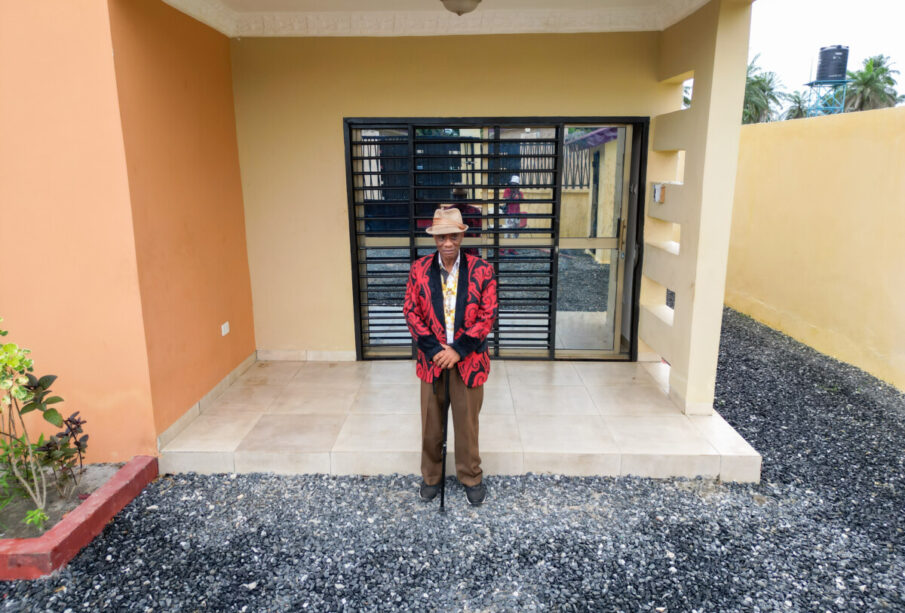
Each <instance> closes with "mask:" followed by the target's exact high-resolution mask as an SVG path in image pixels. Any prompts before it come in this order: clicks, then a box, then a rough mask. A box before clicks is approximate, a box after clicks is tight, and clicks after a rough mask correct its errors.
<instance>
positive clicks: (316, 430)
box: [160, 360, 761, 482]
mask: <svg viewBox="0 0 905 613" xmlns="http://www.w3.org/2000/svg"><path fill="white" fill-rule="evenodd" d="M668 380H669V366H668V365H666V364H657V363H618V362H574V363H573V362H535V361H512V360H507V361H494V362H493V364H492V367H491V375H490V379H489V380H488V382H487V384H486V385H485V386H484V405H483V408H482V410H481V421H480V424H481V429H480V441H481V457H482V464H483V468H484V472H485V473H486V474H488V475H493V474H508V475H512V474H522V473H526V472H534V473H556V474H565V475H608V476H617V475H637V476H643V477H689V478H693V477H697V476H702V477H711V478H716V477H719V478H720V479H721V480H723V481H755V482H756V481H758V480H759V479H760V467H761V456H760V454H759V453H757V451H755V450H754V448H752V447H751V445H749V444H748V443H747V442H745V440H744V439H743V438H742V437H741V436H740V435H739V434H738V433H737V432H735V430H733V429H732V427H731V426H730V425H729V424H728V423H726V421H725V420H724V419H723V418H722V417H720V415H719V414H717V413H714V414H713V415H708V416H701V415H684V414H683V413H682V412H681V411H680V410H679V409H678V408H677V407H676V406H675V405H674V404H673V403H672V402H671V401H670V400H669V398H668V397H667V395H666V392H667V389H668ZM418 398H419V383H418V380H417V379H416V377H415V366H414V363H413V362H412V361H410V360H404V361H380V362H267V361H262V362H256V363H255V364H254V365H253V366H252V367H251V368H249V369H248V371H246V372H245V373H244V374H243V375H242V376H241V377H240V378H239V379H237V380H236V382H235V383H233V385H231V386H230V387H229V388H227V389H226V390H225V391H224V392H223V394H222V395H220V396H219V397H218V398H217V399H216V400H214V401H213V402H212V403H211V404H210V405H209V406H208V407H206V408H204V409H203V410H202V412H201V414H200V415H199V416H198V417H197V418H196V419H195V420H194V421H192V422H191V423H190V424H188V426H186V427H185V429H184V430H182V431H181V432H180V433H179V434H178V435H177V436H176V437H175V438H174V439H173V440H172V441H171V442H170V443H169V444H168V445H166V446H165V447H164V448H163V449H161V451H160V470H161V472H169V473H178V472H200V473H218V472H239V473H248V472H273V473H280V474H297V473H329V474H335V475H344V474H390V473H401V474H413V473H414V474H418V473H419V472H420V449H421V421H420V408H419V401H418ZM454 436H455V432H454V429H453V427H452V420H450V433H449V456H448V458H447V470H448V473H449V474H455V453H454V451H453V441H454Z"/></svg>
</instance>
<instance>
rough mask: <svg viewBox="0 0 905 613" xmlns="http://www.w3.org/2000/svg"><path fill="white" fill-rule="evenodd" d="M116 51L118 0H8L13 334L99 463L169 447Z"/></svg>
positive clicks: (2, 238) (6, 153)
mask: <svg viewBox="0 0 905 613" xmlns="http://www.w3.org/2000/svg"><path fill="white" fill-rule="evenodd" d="M112 52H113V48H112V44H111V38H110V24H109V17H108V11H107V5H106V3H104V2H71V1H70V0H42V1H41V2H2V3H0V75H2V81H0V83H2V85H0V316H2V317H4V319H5V321H4V322H3V323H2V324H0V326H2V327H3V328H5V329H8V330H10V335H9V336H7V337H5V339H4V340H6V341H8V342H15V343H18V344H19V345H21V346H24V347H28V348H29V349H31V350H32V352H33V353H32V357H33V358H34V359H35V366H36V371H37V372H38V373H40V374H47V373H53V374H56V375H58V376H59V380H58V381H57V384H56V385H55V386H54V391H55V392H57V393H58V394H59V395H61V396H63V398H64V399H65V402H64V403H63V404H62V405H60V406H61V407H62V410H63V411H64V414H67V415H68V414H69V413H71V412H74V411H80V412H81V415H82V416H83V417H84V418H85V419H87V421H88V423H87V424H86V428H87V432H88V434H89V436H90V439H89V447H88V460H89V461H120V460H127V459H129V458H130V457H132V456H133V455H134V454H154V453H155V452H156V442H155V432H154V424H153V415H152V405H151V384H150V379H149V375H148V356H147V351H146V347H145V331H144V328H143V325H142V305H141V300H140V296H139V284H138V273H137V268H136V252H135V239H134V236H133V233H132V209H131V207H130V205H129V185H128V182H127V175H126V163H125V155H124V150H123V135H122V127H121V124H120V120H119V108H118V104H117V95H116V82H115V74H114V67H113V53H112ZM45 430H46V431H49V430H54V431H55V430H56V429H55V428H52V427H50V428H45ZM33 432H34V431H33Z"/></svg>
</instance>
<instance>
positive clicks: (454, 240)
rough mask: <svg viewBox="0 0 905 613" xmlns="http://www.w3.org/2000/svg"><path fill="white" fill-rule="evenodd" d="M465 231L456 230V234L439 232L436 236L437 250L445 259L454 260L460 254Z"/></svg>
mask: <svg viewBox="0 0 905 613" xmlns="http://www.w3.org/2000/svg"><path fill="white" fill-rule="evenodd" d="M464 236H465V233H464V232H456V233H455V234H437V235H435V236H434V242H435V243H437V251H439V252H440V257H442V258H443V259H444V260H447V261H448V260H454V259H456V256H457V255H459V247H460V246H461V245H462V238H463V237H464Z"/></svg>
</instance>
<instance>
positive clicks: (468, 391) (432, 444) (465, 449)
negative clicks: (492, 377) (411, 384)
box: [421, 367, 484, 487]
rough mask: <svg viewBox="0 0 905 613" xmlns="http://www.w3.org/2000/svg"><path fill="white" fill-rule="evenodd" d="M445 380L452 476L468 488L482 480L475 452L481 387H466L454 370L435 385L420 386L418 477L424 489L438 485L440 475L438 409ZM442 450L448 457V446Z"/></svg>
mask: <svg viewBox="0 0 905 613" xmlns="http://www.w3.org/2000/svg"><path fill="white" fill-rule="evenodd" d="M450 373H452V375H451V376H450ZM447 377H449V396H450V398H452V408H451V410H450V413H452V425H453V427H454V429H455V437H456V440H455V452H456V475H457V476H458V477H459V481H460V482H461V483H462V484H463V485H467V486H469V487H470V486H472V485H477V484H478V483H480V482H481V478H482V476H483V472H482V471H481V455H480V453H479V451H478V414H479V413H480V412H481V403H482V402H483V401H484V386H483V385H480V386H478V387H471V388H470V387H466V385H465V381H463V380H462V375H461V374H459V369H458V368H456V367H453V368H451V369H446V370H444V371H443V373H442V374H441V375H440V378H439V379H438V380H437V381H436V382H435V383H425V382H424V381H422V382H421V476H422V477H423V478H424V482H425V483H427V484H428V485H436V484H437V483H440V474H441V473H442V472H443V470H442V463H441V460H442V453H443V410H442V407H443V406H445V404H446V402H445V401H446V399H445V395H446V378H447ZM435 389H436V393H435V391H434V390H435ZM447 428H448V429H449V426H447ZM446 448H447V453H448V451H449V448H450V445H449V443H447V446H446Z"/></svg>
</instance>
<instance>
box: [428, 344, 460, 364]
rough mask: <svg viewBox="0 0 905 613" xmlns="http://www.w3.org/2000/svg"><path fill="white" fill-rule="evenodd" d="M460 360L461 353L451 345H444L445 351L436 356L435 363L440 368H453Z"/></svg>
mask: <svg viewBox="0 0 905 613" xmlns="http://www.w3.org/2000/svg"><path fill="white" fill-rule="evenodd" d="M441 344H442V343H441ZM459 360H460V358H459V354H458V353H457V352H456V350H455V349H453V348H452V347H450V346H449V345H443V351H441V352H440V353H438V354H437V355H435V356H434V364H436V365H437V366H439V367H440V368H452V367H453V366H455V365H456V362H458V361H459Z"/></svg>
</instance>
